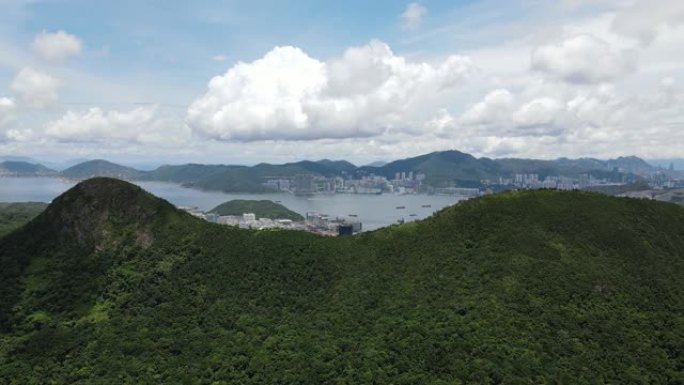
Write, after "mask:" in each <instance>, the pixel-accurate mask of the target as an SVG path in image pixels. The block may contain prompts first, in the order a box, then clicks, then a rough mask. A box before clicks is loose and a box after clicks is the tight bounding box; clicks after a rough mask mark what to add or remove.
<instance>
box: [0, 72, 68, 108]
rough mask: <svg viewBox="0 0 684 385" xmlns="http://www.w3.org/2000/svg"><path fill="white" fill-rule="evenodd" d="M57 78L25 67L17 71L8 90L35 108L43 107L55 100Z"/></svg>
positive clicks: (57, 85) (58, 84)
mask: <svg viewBox="0 0 684 385" xmlns="http://www.w3.org/2000/svg"><path fill="white" fill-rule="evenodd" d="M59 86H60V82H59V80H57V79H55V78H53V77H52V76H50V75H47V74H45V73H42V72H39V71H37V70H35V69H33V68H30V67H26V68H24V69H22V70H21V71H19V73H18V74H17V76H16V77H15V78H14V80H13V81H12V84H11V85H10V90H12V92H14V93H15V94H17V95H18V96H19V98H20V99H21V101H23V102H24V103H26V104H28V105H29V106H31V107H35V108H45V107H48V106H50V105H51V104H53V103H54V102H56V101H57V89H58V88H59Z"/></svg>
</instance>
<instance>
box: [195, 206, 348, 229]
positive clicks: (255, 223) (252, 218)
mask: <svg viewBox="0 0 684 385" xmlns="http://www.w3.org/2000/svg"><path fill="white" fill-rule="evenodd" d="M181 209H182V210H185V211H187V212H188V213H190V214H191V215H193V216H195V217H197V218H200V219H204V220H205V221H207V222H211V223H217V224H220V225H226V226H235V227H239V228H241V229H254V230H266V229H288V230H303V231H309V232H312V233H318V234H323V235H341V234H353V233H356V232H359V231H361V222H359V221H354V220H349V219H342V218H337V217H335V218H333V217H329V216H327V215H325V214H319V213H313V212H311V213H307V214H306V220H305V221H302V222H295V221H293V220H291V219H270V218H257V217H256V215H255V214H254V213H244V214H242V215H217V214H214V213H205V212H203V211H201V210H199V209H198V208H197V207H181Z"/></svg>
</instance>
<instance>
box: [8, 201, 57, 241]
mask: <svg viewBox="0 0 684 385" xmlns="http://www.w3.org/2000/svg"><path fill="white" fill-rule="evenodd" d="M45 207H47V204H45V203H41V202H21V203H0V238H1V237H3V236H4V235H6V234H8V233H10V232H11V231H12V230H15V229H18V228H19V227H21V226H23V225H25V224H26V223H28V221H30V220H31V219H33V218H35V217H36V216H38V214H40V213H41V212H42V211H43V210H45Z"/></svg>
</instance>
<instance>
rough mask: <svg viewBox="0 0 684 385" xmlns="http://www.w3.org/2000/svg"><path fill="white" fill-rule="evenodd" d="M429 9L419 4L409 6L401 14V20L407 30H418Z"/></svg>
mask: <svg viewBox="0 0 684 385" xmlns="http://www.w3.org/2000/svg"><path fill="white" fill-rule="evenodd" d="M426 14H427V9H426V8H425V7H423V6H422V5H420V4H418V3H411V4H409V5H408V6H407V7H406V9H405V10H404V12H403V13H402V14H401V20H402V22H403V23H404V26H405V27H407V28H416V27H418V26H419V25H420V23H421V22H422V21H423V17H425V15H426Z"/></svg>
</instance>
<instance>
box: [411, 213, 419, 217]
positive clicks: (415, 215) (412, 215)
mask: <svg viewBox="0 0 684 385" xmlns="http://www.w3.org/2000/svg"><path fill="white" fill-rule="evenodd" d="M417 216H418V214H409V217H417Z"/></svg>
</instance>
